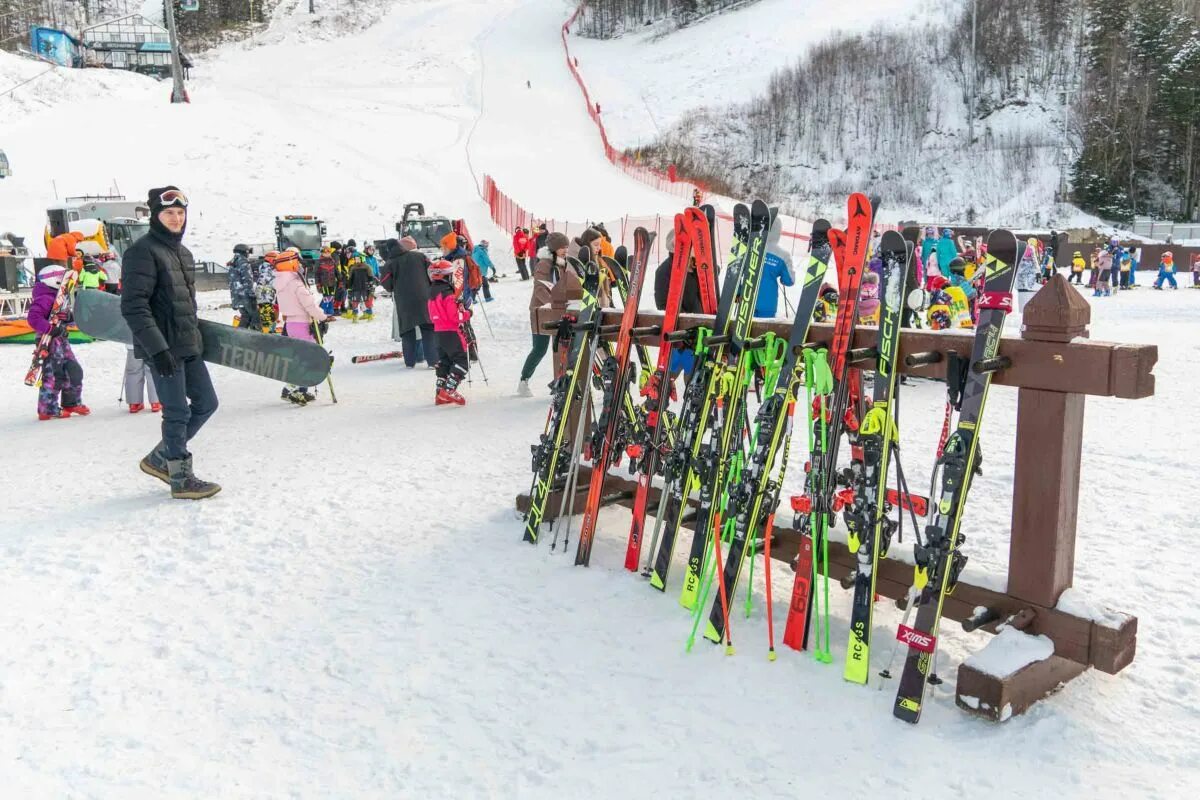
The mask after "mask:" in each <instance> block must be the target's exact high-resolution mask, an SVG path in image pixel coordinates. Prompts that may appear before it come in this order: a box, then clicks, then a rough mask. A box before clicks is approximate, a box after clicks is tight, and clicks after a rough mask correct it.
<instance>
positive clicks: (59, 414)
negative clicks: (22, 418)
mask: <svg viewBox="0 0 1200 800" xmlns="http://www.w3.org/2000/svg"><path fill="white" fill-rule="evenodd" d="M69 416H71V413H70V412H69V411H64V410H62V409H59V410H58V411H51V412H50V413H48V414H44V413H42V412H41V411H39V412H38V419H39V420H40V421H42V422H45V421H46V420H48V419H66V418H67V417H69Z"/></svg>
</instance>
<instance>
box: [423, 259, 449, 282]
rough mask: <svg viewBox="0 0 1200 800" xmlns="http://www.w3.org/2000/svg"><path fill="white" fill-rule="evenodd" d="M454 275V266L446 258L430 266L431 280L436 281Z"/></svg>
mask: <svg viewBox="0 0 1200 800" xmlns="http://www.w3.org/2000/svg"><path fill="white" fill-rule="evenodd" d="M453 274H454V265H453V264H451V263H450V262H449V261H447V260H446V259H444V258H439V259H438V260H437V261H434V262H431V263H430V264H429V280H431V281H436V280H441V279H442V278H448V277H450V276H451V275H453Z"/></svg>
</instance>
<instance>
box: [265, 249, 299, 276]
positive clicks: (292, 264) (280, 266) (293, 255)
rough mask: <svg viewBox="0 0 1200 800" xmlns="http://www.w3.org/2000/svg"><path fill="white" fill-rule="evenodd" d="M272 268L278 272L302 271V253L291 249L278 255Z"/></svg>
mask: <svg viewBox="0 0 1200 800" xmlns="http://www.w3.org/2000/svg"><path fill="white" fill-rule="evenodd" d="M271 266H272V267H274V268H275V271H276V272H295V271H297V270H298V269H300V252H299V251H298V250H295V249H294V248H291V247H289V248H288V249H287V250H284V251H283V252H282V253H276V254H275V260H274V261H272V262H271Z"/></svg>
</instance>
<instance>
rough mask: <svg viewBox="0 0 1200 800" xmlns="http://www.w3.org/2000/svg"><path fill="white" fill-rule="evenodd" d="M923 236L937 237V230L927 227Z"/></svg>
mask: <svg viewBox="0 0 1200 800" xmlns="http://www.w3.org/2000/svg"><path fill="white" fill-rule="evenodd" d="M925 235H926V236H937V228H935V227H933V226H932V225H930V226H929V227H927V228H926V229H925Z"/></svg>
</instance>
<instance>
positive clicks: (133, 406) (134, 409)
mask: <svg viewBox="0 0 1200 800" xmlns="http://www.w3.org/2000/svg"><path fill="white" fill-rule="evenodd" d="M145 407H146V406H145V405H144V404H143V403H130V404H129V413H130V414H136V413H138V412H139V411H141V410H142V409H144V408H145Z"/></svg>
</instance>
